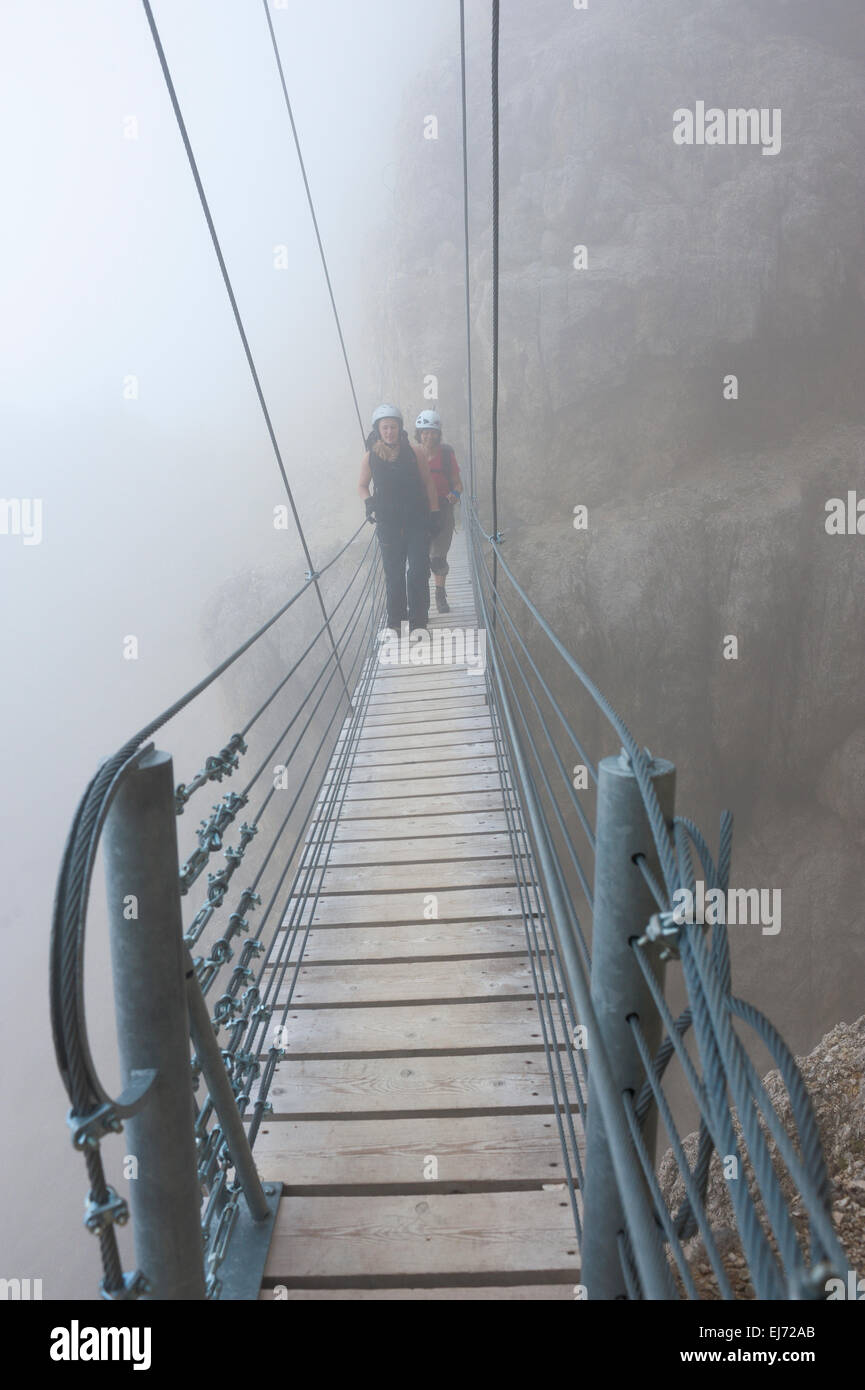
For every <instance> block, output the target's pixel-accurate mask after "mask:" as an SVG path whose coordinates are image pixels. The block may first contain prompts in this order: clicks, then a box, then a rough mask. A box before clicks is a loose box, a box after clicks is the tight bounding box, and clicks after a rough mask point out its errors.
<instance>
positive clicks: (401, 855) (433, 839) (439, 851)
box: [301, 834, 511, 868]
mask: <svg viewBox="0 0 865 1390" xmlns="http://www.w3.org/2000/svg"><path fill="white" fill-rule="evenodd" d="M445 839H446V840H447V843H446V844H445V842H444V841H445ZM328 848H329V850H330V853H329V855H328ZM325 855H328V857H327V864H328V867H329V868H335V867H337V866H340V865H343V864H357V865H360V864H408V863H417V864H424V863H426V862H428V861H429V860H431V859H437V860H440V861H447V862H450V861H452V860H455V859H470V860H477V861H478V862H481V861H482V860H484V859H493V858H495V859H510V857H511V838H510V836H509V835H504V834H499V835H450V836H427V837H425V838H420V839H415V840H411V839H405V840H379V839H376V840H373V841H370V842H366V841H364V840H345V841H339V840H334V841H333V842H332V843H331V844H330V846H328V845H327V844H325V847H324V849H323V850H322V852H321V854H320V855H319V856H318V857H317V858H316V853H315V846H314V845H308V846H306V847H305V849H304V858H303V859H302V861H301V862H302V863H307V864H308V863H310V862H312V861H315V862H316V863H317V864H321V863H322V862H323V861H324V858H325Z"/></svg>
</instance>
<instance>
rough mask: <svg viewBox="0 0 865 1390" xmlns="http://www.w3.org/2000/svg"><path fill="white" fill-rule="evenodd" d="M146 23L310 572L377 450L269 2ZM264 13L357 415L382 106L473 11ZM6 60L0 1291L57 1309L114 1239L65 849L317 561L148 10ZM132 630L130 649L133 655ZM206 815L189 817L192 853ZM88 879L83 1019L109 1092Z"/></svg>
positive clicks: (218, 711)
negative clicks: (64, 991) (52, 1008)
mask: <svg viewBox="0 0 865 1390" xmlns="http://www.w3.org/2000/svg"><path fill="white" fill-rule="evenodd" d="M154 14H155V17H156V21H157V24H158V25H159V27H160V33H161V37H162V43H163V46H164V49H165V54H166V58H167V61H168V64H169V67H170V69H171V73H172V77H173V80H174V84H175V87H176V89H177V93H178V99H179V101H180V105H181V109H182V111H183V114H184V119H185V121H186V123H187V127H188V132H189V138H190V141H191V144H192V147H193V151H194V154H195V157H196V160H197V163H198V167H199V170H200V174H201V178H202V182H203V185H204V188H205V191H206V195H207V198H208V201H209V204H210V209H211V213H212V216H213V220H214V223H215V226H216V229H217V234H218V236H219V240H220V243H221V246H222V251H223V255H224V257H225V261H226V264H227V266H228V270H229V274H230V277H231V280H232V284H233V287H234V291H235V295H236V297H237V301H238V304H239V306H240V312H241V315H242V317H243V321H244V325H245V328H246V332H247V335H248V338H249V341H250V345H251V349H252V353H253V356H254V359H255V362H256V366H257V368H258V372H259V375H260V378H261V383H262V387H263V391H264V394H265V398H266V400H267V403H268V407H269V410H270V413H271V416H272V419H273V424H274V429H275V432H276V435H277V438H278V440H279V443H280V447H281V450H282V454H283V458H284V461H285V466H286V471H287V474H288V478H289V482H290V485H291V487H292V490H293V493H294V497H295V501H296V505H297V509H298V512H299V515H300V518H301V522H302V525H303V527H304V531H305V534H306V537H307V540H308V543H309V547H310V552H311V555H312V557H313V562H314V563H315V564H316V565H321V564H324V563H325V562H326V561H327V559H329V558H330V556H331V554H333V553H335V551H336V550H337V549H338V548H339V546H340V545H341V544H342V542H343V541H344V540H345V539H346V538H347V536H348V535H350V534H351V532H352V531H353V530H354V529H355V527H356V526H357V525H358V523H359V522H360V520H361V519H362V509H361V507H360V503H359V500H358V497H357V492H356V484H357V475H358V472H359V464H360V458H361V454H362V444H361V439H360V429H359V425H358V421H357V416H356V414H355V410H354V405H353V402H352V396H351V391H350V389H349V385H348V381H347V377H346V372H345V366H344V363H343V359H342V355H341V352H340V348H339V341H338V338H337V334H336V330H335V328H334V324H333V317H332V311H331V306H330V301H329V298H328V295H327V288H326V283H325V279H324V275H323V272H322V269H321V265H320V262H319V257H318V250H317V246H316V243H315V238H314V232H313V228H312V223H311V219H310V215H309V210H308V206H307V202H306V195H305V193H304V189H303V184H302V180H301V176H300V171H299V166H298V160H297V156H296V152H295V148H294V144H293V140H292V135H291V128H290V125H289V120H288V116H287V114H286V110H285V105H284V99H283V94H282V90H281V87H280V84H279V77H278V71H277V67H276V63H275V59H274V56H273V51H272V47H271V42H270V37H269V33H268V29H267V23H266V18H265V15H264V11H263V9H262V8H261V6H256V5H249V4H245V3H238V2H237V0H215V2H214V0H206V3H205V0H182V3H176V2H174V0H173V3H171V4H161V5H160V4H155V5H154ZM272 17H273V23H274V28H275V31H276V34H277V40H278V42H279V45H280V53H281V58H282V63H283V67H284V70H285V76H286V83H287V87H288V91H289V95H290V98H291V101H292V107H293V111H294V117H295V121H296V123H297V128H298V133H299V137H300V140H301V144H302V149H303V155H304V160H305V163H306V168H307V173H308V177H309V181H310V186H311V190H312V195H313V198H314V200H315V206H316V213H317V217H318V221H319V226H320V229H321V234H322V239H323V243H324V246H325V250H326V254H327V257H328V264H329V269H330V275H331V279H332V283H333V286H334V292H335V296H336V299H337V304H338V308H339V312H340V317H341V320H342V326H343V331H344V334H345V339H346V344H347V348H348V352H349V357H350V361H351V363H352V368H353V371H354V372H355V374H356V385H357V389H358V394H359V398H360V401H361V406H362V410H363V412H364V416H365V417H366V416H367V415H368V414H369V411H370V410H371V408H372V406H373V405H375V404H376V403H377V399H378V397H379V396H380V395H381V394H382V393H385V392H386V383H385V382H383V381H382V380H381V379H380V378H381V368H380V364H379V363H378V362H377V361H376V360H375V358H374V356H373V353H372V350H371V345H370V343H369V341H368V321H367V317H366V316H367V313H368V303H369V299H370V295H371V294H372V295H373V297H374V294H375V287H374V286H371V285H370V284H369V283H368V281H367V280H366V279H365V275H364V265H365V259H366V255H367V252H368V249H369V244H370V242H372V243H374V244H375V245H376V246H379V247H381V246H384V245H386V243H387V239H388V238H389V237H390V236H391V235H392V233H393V224H394V222H395V221H398V219H399V217H400V215H401V213H400V210H399V204H398V199H397V197H396V190H395V189H394V186H393V164H394V158H395V151H394V137H393V131H394V128H395V124H396V116H397V112H398V109H399V105H400V103H401V101H402V100H403V99H404V96H405V93H406V90H407V88H408V87H409V86H410V84H411V82H412V80H413V78H414V76H415V75H416V73H417V71H418V69H419V67H420V66H421V65H422V62H423V54H422V52H420V51H419V46H418V43H417V35H418V34H419V33H423V34H424V36H425V38H424V46H425V45H426V44H427V43H432V44H435V43H437V42H440V41H441V40H442V38H443V37H445V36H450V38H451V39H452V37H453V31H454V25H455V24H456V25H458V13H457V12H455V11H454V9H453V7H450V6H448V7H444V6H441V7H432V9H431V8H430V7H429V6H427V5H426V4H423V3H420V0H409V2H408V3H400V4H398V5H397V4H395V3H394V4H390V3H380V4H377V5H374V6H358V5H356V4H353V3H350V0H325V2H324V3H319V2H318V0H317V3H316V4H314V5H313V4H310V3H292V4H290V5H288V6H287V7H285V8H278V7H273V8H272ZM0 54H2V57H0V64H2V82H0V103H2V130H3V136H2V139H3V183H4V194H5V197H4V205H5V216H4V218H3V219H2V223H0V266H2V273H0V295H2V300H0V322H2V326H3V327H2V347H0V351H2V373H0V393H2V416H3V465H2V495H3V496H4V497H5V498H38V499H41V503H42V537H41V543H40V544H25V543H24V537H23V536H22V535H11V534H10V535H4V536H2V537H0V565H2V569H3V582H2V594H3V597H2V603H3V631H4V638H5V641H4V649H5V658H6V660H5V679H4V682H3V701H4V727H5V730H6V738H5V740H4V743H5V758H4V764H5V766H4V772H5V776H4V788H5V802H6V806H7V815H6V817H5V826H4V862H5V865H6V868H5V873H4V884H5V892H4V901H3V905H2V909H0V912H2V917H0V924H2V932H3V938H2V939H3V946H4V957H5V961H6V968H5V969H4V972H3V987H2V1000H3V1006H2V1016H3V1024H2V1030H3V1039H4V1048H5V1052H6V1056H7V1059H11V1058H12V1057H14V1058H16V1059H18V1060H17V1062H16V1064H15V1065H12V1062H11V1060H10V1061H9V1062H8V1064H7V1065H5V1066H4V1067H3V1077H2V1082H0V1085H2V1103H3V1111H4V1114H5V1115H6V1116H7V1117H9V1119H10V1120H12V1117H14V1126H13V1128H14V1137H12V1138H11V1139H10V1141H9V1142H8V1143H7V1146H6V1157H5V1159H4V1173H3V1178H4V1197H3V1200H2V1202H0V1208H2V1215H0V1220H2V1235H0V1249H2V1251H3V1257H4V1258H3V1268H2V1270H0V1274H4V1275H7V1276H10V1277H11V1276H12V1275H13V1274H17V1275H19V1276H20V1277H28V1276H29V1277H34V1278H40V1277H41V1278H42V1279H43V1296H44V1297H45V1298H53V1299H56V1298H68V1297H75V1298H81V1297H87V1298H92V1297H96V1296H97V1284H98V1278H99V1274H100V1271H99V1259H98V1243H97V1242H96V1240H94V1238H93V1237H92V1236H90V1235H89V1234H88V1233H87V1231H86V1230H85V1229H84V1227H83V1226H82V1224H81V1215H82V1210H83V1200H84V1197H85V1195H86V1174H85V1169H84V1164H83V1161H82V1160H81V1158H80V1156H79V1155H77V1154H75V1153H74V1151H73V1149H72V1146H71V1144H70V1142H69V1139H68V1135H67V1133H66V1128H65V1125H64V1120H63V1117H64V1114H65V1112H66V1109H67V1108H68V1103H67V1100H66V1096H65V1093H64V1091H63V1088H62V1085H61V1082H60V1079H59V1076H58V1074H57V1069H56V1064H55V1060H54V1055H53V1049H52V1045H51V1031H50V1025H49V1019H48V937H49V927H50V920H51V907H52V897H53V891H54V883H55V879H56V875H57V871H58V867H59V863H60V859H61V855H62V850H63V845H64V841H65V838H66V834H67V832H68V829H69V826H70V823H71V820H72V816H73V812H74V809H75V806H76V804H77V802H78V800H79V797H80V796H81V794H82V792H83V790H84V787H85V785H86V783H87V781H88V780H89V778H90V777H91V776H92V774H93V772H94V771H95V769H96V766H97V764H98V762H99V761H100V760H101V759H102V758H103V757H105V756H107V755H108V754H109V753H111V752H113V751H114V750H115V749H116V748H117V747H119V746H120V745H121V744H122V743H123V742H124V741H125V740H126V739H127V738H128V737H129V736H130V735H131V734H132V733H134V732H135V731H136V730H137V729H138V728H140V727H142V726H143V725H144V724H145V723H146V722H147V721H148V720H150V719H151V718H152V717H154V716H155V715H156V714H157V713H159V712H160V711H161V710H163V709H164V708H166V707H167V706H169V705H170V704H171V703H172V702H173V701H174V700H175V699H176V698H177V697H178V696H179V695H181V694H182V693H183V692H184V691H185V690H187V689H188V688H189V687H191V686H192V685H194V684H195V683H196V682H197V681H198V680H200V679H201V678H202V676H204V675H205V674H206V673H207V671H209V670H210V669H212V668H213V667H214V666H215V665H216V664H217V663H218V662H219V661H220V660H222V659H223V658H224V657H225V656H227V655H228V654H229V653H230V652H231V651H232V650H234V648H235V647H237V646H238V645H239V643H240V642H241V641H242V640H243V639H245V638H246V637H247V636H248V635H250V633H251V632H252V631H254V630H255V629H256V628H257V627H258V626H259V625H260V624H261V623H262V622H264V621H266V619H267V618H269V617H270V616H271V613H272V612H273V611H275V609H276V607H277V606H278V605H279V604H280V603H282V602H284V601H285V599H286V598H287V597H289V596H290V594H291V593H293V592H294V591H295V590H296V589H298V588H299V587H300V585H301V584H302V583H303V582H304V574H305V571H306V568H307V566H306V562H305V560H304V556H303V552H302V550H301V547H300V545H299V543H298V539H297V535H296V532H295V529H294V525H293V522H291V520H289V529H287V530H286V529H276V528H275V526H274V508H275V507H277V506H280V505H284V504H285V501H286V498H285V492H284V489H283V484H282V481H281V478H280V475H279V471H278V468H277V464H276V461H275V457H274V453H273V449H272V447H271V444H270V441H269V439H268V436H267V433H266V429H265V425H264V421H263V418H262V414H261V410H260V408H259V404H258V401H257V398H256V395H255V391H254V387H253V383H252V380H251V377H250V373H249V369H248V366H247V363H246V359H245V357H244V354H243V349H242V345H241V341H240V338H239V335H238V332H237V329H236V326H235V323H234V321H233V317H232V314H231V308H230V305H229V301H228V297H227V294H226V291H225V288H224V286H223V283H222V279H221V276H220V273H219V267H218V264H217V260H216V257H215V254H214V251H213V247H212V245H211V241H210V237H209V234H208V230H207V226H206V223H205V219H204V216H203V213H202V209H201V205H200V202H199V199H198V195H197V193H196V190H195V186H194V183H193V179H192V175H191V173H190V169H189V165H188V162H187V158H186V155H185V152H184V149H183V146H182V143H181V139H180V135H179V133H178V129H177V126H176V123H175V119H174V115H173V113H172V110H171V106H170V103H169V99H168V95H167V91H166V88H165V84H164V81H163V77H162V73H161V71H160V69H159V66H158V62H157V57H156V52H155V49H154V45H153V42H152V39H151V35H150V32H149V29H148V26H147V22H146V18H145V14H144V11H143V8H142V6H141V5H140V4H138V3H135V0H124V3H120V4H118V3H116V0H104V2H103V3H96V2H95V0H85V3H82V4H80V5H76V6H74V7H71V8H70V7H69V6H68V5H65V4H62V3H59V0H56V3H48V4H47V5H42V6H39V7H38V8H34V7H33V6H32V5H29V4H26V3H24V2H23V0H12V2H11V3H7V4H5V5H4V6H3V9H2V14H0ZM253 571H255V572H256V573H257V574H258V575H259V582H257V583H253V581H252V574H253ZM262 575H265V576H267V579H266V582H262V581H261V578H260V576H262ZM215 615H218V620H219V621H218V625H214V617H215ZM312 617H313V612H312V610H311V609H310V610H309V611H308V619H306V618H304V621H305V622H306V621H312ZM294 631H295V632H296V628H295V629H294ZM130 635H132V636H134V637H136V638H137V641H138V659H137V660H126V659H125V658H124V640H125V639H126V638H127V637H128V636H130ZM277 640H278V641H280V642H283V643H284V644H286V645H285V647H284V649H283V656H285V655H286V654H287V653H288V652H290V651H291V650H292V646H291V632H290V631H289V632H287V633H286V635H285V637H280V638H278V639H277ZM277 669H278V668H277ZM246 680H247V683H246V685H244V676H243V675H242V674H241V673H238V679H237V681H236V683H235V685H234V686H231V687H230V693H229V694H228V695H225V694H223V693H221V692H220V693H217V692H213V693H209V694H208V695H207V696H205V697H204V698H203V700H201V701H200V702H197V704H196V707H195V712H194V715H193V713H192V712H190V714H189V715H187V716H181V718H180V719H179V720H177V721H175V722H174V723H173V724H172V727H171V731H170V737H169V736H168V733H166V735H165V743H164V744H163V743H161V742H160V741H159V738H157V746H168V747H169V749H170V751H171V752H172V754H173V756H174V759H175V774H176V780H177V781H188V780H189V778H190V777H191V776H192V775H194V773H195V772H196V770H197V769H198V768H199V767H201V766H202V765H203V762H204V758H205V757H206V756H207V755H208V754H209V753H211V752H216V751H218V749H219V748H220V747H221V746H222V745H223V744H224V742H225V740H226V738H227V737H228V736H229V735H230V734H231V732H233V730H234V729H235V728H236V727H238V724H239V723H240V720H241V718H242V717H243V716H244V715H245V714H248V713H249V712H250V710H251V709H252V708H254V703H253V702H254V701H255V700H256V697H257V698H258V700H260V699H262V698H264V697H265V696H266V694H267V693H268V691H269V689H270V687H269V686H268V687H267V688H266V689H265V688H263V687H256V685H255V681H254V680H249V679H248V670H247V677H246ZM235 695H236V699H235V698H234V697H235ZM214 790H215V789H214ZM202 795H203V796H206V795H207V794H206V793H203V794H202ZM215 797H216V793H215V794H214V797H211V798H208V805H209V802H210V801H211V800H214V799H215ZM204 813H205V810H204V808H202V811H201V812H197V808H192V809H190V811H189V813H188V815H187V818H186V823H185V824H184V821H183V820H181V821H180V822H179V823H178V824H179V835H180V842H181V855H183V852H184V845H187V846H188V841H189V839H190V835H191V832H192V831H193V829H194V826H195V824H196V822H197V819H198V815H199V814H204ZM99 872H100V870H97V877H96V879H95V881H94V912H93V914H92V917H91V920H90V923H89V941H88V996H89V997H88V1025H89V1030H90V1033H91V1042H92V1046H93V1050H94V1054H95V1056H96V1058H97V1062H98V1065H99V1066H100V1068H101V1069H102V1072H103V1076H104V1079H105V1081H106V1084H109V1083H110V1082H111V1080H112V1078H113V1077H115V1076H116V1063H115V1060H114V1052H115V1049H114V1045H113V1043H114V1039H113V1004H112V998H111V991H110V978H109V976H108V973H107V964H106V962H107V954H106V946H105V940H104V920H103V914H102V911H101V902H100V901H99V899H100V885H99V882H98V877H99ZM91 956H92V960H91ZM108 1148H109V1146H106V1150H107V1149H108ZM109 1180H110V1179H109Z"/></svg>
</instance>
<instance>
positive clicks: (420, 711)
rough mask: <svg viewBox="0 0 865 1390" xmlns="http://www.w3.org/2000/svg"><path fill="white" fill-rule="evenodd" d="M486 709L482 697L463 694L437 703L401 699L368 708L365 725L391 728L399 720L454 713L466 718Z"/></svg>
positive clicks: (407, 721)
mask: <svg viewBox="0 0 865 1390" xmlns="http://www.w3.org/2000/svg"><path fill="white" fill-rule="evenodd" d="M486 710H487V706H486V704H485V703H484V701H483V700H482V699H478V698H474V699H470V698H469V697H468V696H465V695H461V696H460V698H459V699H458V700H437V701H435V703H431V702H430V701H428V700H424V701H421V700H414V701H408V700H400V701H399V702H398V703H397V704H396V705H393V706H392V707H387V708H384V709H382V708H381V707H380V706H379V707H375V708H371V709H368V710H367V712H366V713H365V715H364V719H363V727H364V728H365V729H377V728H383V729H391V728H393V726H394V724H395V723H397V722H398V723H400V724H418V723H422V722H428V721H429V720H430V719H448V718H450V717H451V716H453V715H459V717H460V718H461V719H466V718H468V716H469V715H471V714H474V713H476V712H485V711H486Z"/></svg>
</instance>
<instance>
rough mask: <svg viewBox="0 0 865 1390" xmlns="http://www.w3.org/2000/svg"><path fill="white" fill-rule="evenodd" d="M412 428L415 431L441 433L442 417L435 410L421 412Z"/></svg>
mask: <svg viewBox="0 0 865 1390" xmlns="http://www.w3.org/2000/svg"><path fill="white" fill-rule="evenodd" d="M414 427H415V429H416V430H438V431H439V433H441V427H442V417H441V416H440V415H439V413H438V411H437V410H422V411H421V413H420V415H419V416H418V417H417V419H416V420H415V422H414Z"/></svg>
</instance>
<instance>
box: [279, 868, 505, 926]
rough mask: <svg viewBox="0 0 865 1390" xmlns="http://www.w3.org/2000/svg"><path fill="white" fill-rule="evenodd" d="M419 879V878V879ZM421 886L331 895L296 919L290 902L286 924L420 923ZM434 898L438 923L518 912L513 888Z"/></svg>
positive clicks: (309, 903) (449, 891) (457, 891)
mask: <svg viewBox="0 0 865 1390" xmlns="http://www.w3.org/2000/svg"><path fill="white" fill-rule="evenodd" d="M419 877H421V876H419ZM421 884H422V877H421V882H420V883H419V885H418V887H417V889H416V891H415V892H413V893H403V892H395V893H356V894H355V893H351V894H342V893H333V894H328V895H326V896H323V897H320V898H319V899H318V902H316V903H315V904H314V900H313V899H308V900H306V901H304V902H303V904H302V909H301V910H299V912H298V915H297V917H296V918H295V917H294V916H293V915H292V914H293V913H294V909H295V899H293V898H290V899H289V902H288V908H287V912H286V918H285V920H286V921H289V920H290V921H291V922H292V924H293V925H297V923H298V922H299V923H300V924H301V925H304V926H305V925H306V924H307V923H308V922H310V921H313V922H314V923H315V925H316V926H347V925H349V924H350V923H351V922H417V921H418V920H421V921H422V920H423V918H424V909H425V907H426V906H427V904H426V903H425V902H424V897H425V895H426V893H427V889H426V888H425V887H424V886H421ZM436 896H437V897H438V917H437V919H436V920H438V921H440V922H446V921H449V920H450V921H452V922H462V921H463V920H465V919H468V920H470V921H475V922H477V921H482V920H483V919H484V918H485V917H509V916H511V915H512V914H513V913H519V912H520V895H519V892H518V891H517V889H516V888H515V887H513V888H508V887H500V888H445V889H442V890H441V892H440V893H438V894H437V895H436ZM313 904H314V905H313Z"/></svg>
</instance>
